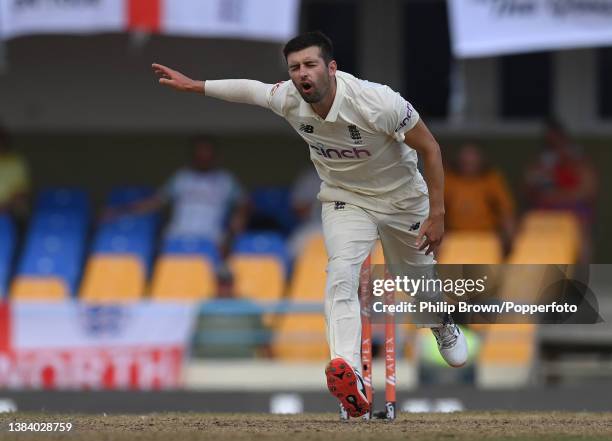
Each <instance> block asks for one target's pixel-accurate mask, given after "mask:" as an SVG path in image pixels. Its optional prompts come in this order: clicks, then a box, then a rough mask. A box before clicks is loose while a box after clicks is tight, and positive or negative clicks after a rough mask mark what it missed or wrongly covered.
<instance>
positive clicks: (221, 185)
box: [105, 137, 248, 257]
mask: <svg viewBox="0 0 612 441" xmlns="http://www.w3.org/2000/svg"><path fill="white" fill-rule="evenodd" d="M217 159H218V158H217V154H216V151H215V148H214V146H213V144H212V143H211V142H210V141H209V140H207V139H205V138H201V137H199V138H196V140H195V142H194V148H193V152H192V158H191V165H190V166H189V167H185V168H182V169H180V170H178V171H177V172H176V173H175V174H174V175H173V176H172V177H171V178H170V179H169V181H168V182H167V183H166V184H165V185H164V186H163V187H162V188H161V189H160V191H158V192H157V193H156V194H155V195H154V196H152V197H150V198H147V199H144V200H141V201H139V202H137V203H135V204H131V205H130V206H129V207H124V208H120V209H119V210H114V211H110V210H109V211H108V212H107V213H106V216H105V217H106V219H109V218H113V217H115V216H118V215H122V214H137V213H145V212H150V211H155V210H159V209H161V208H162V207H163V206H164V205H166V204H167V203H171V204H172V212H171V216H170V221H169V224H168V226H167V229H166V233H165V234H166V236H167V237H186V238H198V239H208V240H210V241H212V242H214V243H216V244H217V245H218V246H219V249H220V251H221V255H222V256H223V257H226V256H227V255H228V254H229V251H230V247H231V243H232V241H233V238H234V237H235V236H236V235H237V234H238V233H240V232H242V231H243V230H244V228H245V224H246V220H247V215H248V204H247V199H246V197H245V195H244V192H243V190H242V188H241V186H240V185H239V183H238V181H237V180H236V178H235V177H234V176H233V175H232V174H231V173H230V172H228V171H226V170H224V169H222V168H220V167H219V166H218V161H217Z"/></svg>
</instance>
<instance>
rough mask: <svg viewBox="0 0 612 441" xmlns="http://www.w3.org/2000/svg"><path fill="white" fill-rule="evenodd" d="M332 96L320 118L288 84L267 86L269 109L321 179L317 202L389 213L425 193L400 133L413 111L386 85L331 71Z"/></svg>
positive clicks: (414, 119)
mask: <svg viewBox="0 0 612 441" xmlns="http://www.w3.org/2000/svg"><path fill="white" fill-rule="evenodd" d="M336 86H337V87H336V96H335V98H334V102H333V104H332V107H331V109H330V111H329V113H328V114H327V117H326V118H325V119H323V118H321V117H320V116H319V115H317V114H316V113H315V112H314V111H313V109H312V107H311V105H310V104H309V103H307V102H306V101H304V100H303V99H302V97H301V96H300V94H299V92H298V90H297V89H296V87H295V86H294V84H293V83H292V82H291V81H287V82H283V83H278V84H276V85H274V86H272V87H270V89H269V92H268V107H269V108H270V109H271V110H272V111H274V112H275V113H276V114H278V115H280V116H282V117H284V118H285V119H286V120H287V121H288V122H289V124H291V126H292V127H293V128H294V129H295V130H296V131H297V133H298V134H299V135H300V136H301V137H302V138H303V139H304V141H306V143H307V144H308V146H309V149H310V159H311V160H312V162H313V163H314V166H315V168H316V170H317V173H318V174H319V176H320V177H321V180H322V181H323V182H322V184H321V191H320V192H319V196H318V197H319V199H320V200H321V201H323V202H328V201H329V202H333V201H342V202H348V203H351V204H355V205H357V206H360V207H362V208H366V209H370V210H374V211H378V212H382V213H394V212H398V211H404V210H406V209H408V208H409V207H410V206H411V205H412V204H413V203H414V200H415V198H418V197H420V196H423V195H427V185H426V184H425V181H424V180H423V177H422V176H421V173H420V172H419V170H418V168H417V153H416V151H415V150H413V149H412V148H410V147H408V146H407V145H406V144H404V142H403V141H404V134H405V133H406V132H407V131H408V130H410V129H412V128H413V127H414V126H415V125H416V123H417V122H418V120H419V114H418V112H417V111H416V110H415V109H414V108H413V107H412V105H411V104H410V103H409V102H408V101H406V100H405V99H403V98H402V97H401V96H400V95H399V94H398V93H397V92H395V91H393V90H392V89H391V88H389V87H388V86H385V85H381V84H377V83H372V82H369V81H365V80H361V79H358V78H356V77H354V76H352V75H350V74H348V73H345V72H341V71H337V72H336Z"/></svg>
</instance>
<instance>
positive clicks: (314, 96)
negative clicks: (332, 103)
mask: <svg viewBox="0 0 612 441" xmlns="http://www.w3.org/2000/svg"><path fill="white" fill-rule="evenodd" d="M294 84H295V82H294ZM295 86H296V88H297V90H298V92H299V93H300V95H301V97H302V99H303V100H304V101H306V102H307V103H308V104H315V103H318V102H319V101H321V100H322V99H323V98H324V97H325V95H326V94H327V92H328V91H329V81H327V82H326V84H323V85H322V87H319V85H317V84H315V83H314V82H313V83H312V85H311V86H310V87H311V88H310V91H311V92H310V93H309V94H306V93H304V90H303V89H302V86H301V85H300V84H295Z"/></svg>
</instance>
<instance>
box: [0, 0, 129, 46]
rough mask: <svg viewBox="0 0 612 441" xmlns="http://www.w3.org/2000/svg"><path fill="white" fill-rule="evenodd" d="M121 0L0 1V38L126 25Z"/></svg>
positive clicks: (85, 31) (114, 29)
mask: <svg viewBox="0 0 612 441" xmlns="http://www.w3.org/2000/svg"><path fill="white" fill-rule="evenodd" d="M125 20H126V14H125V0H0V38H12V37H18V36H21V35H27V34H58V33H61V34H74V33H77V34H88V33H95V32H120V31H123V30H124V29H125V28H126V21H125Z"/></svg>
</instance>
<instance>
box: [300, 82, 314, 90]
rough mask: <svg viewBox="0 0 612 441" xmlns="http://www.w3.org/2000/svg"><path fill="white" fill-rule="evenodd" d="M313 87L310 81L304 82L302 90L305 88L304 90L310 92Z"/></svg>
mask: <svg viewBox="0 0 612 441" xmlns="http://www.w3.org/2000/svg"><path fill="white" fill-rule="evenodd" d="M311 89H312V84H310V83H302V90H304V92H308V91H309V90H311Z"/></svg>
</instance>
